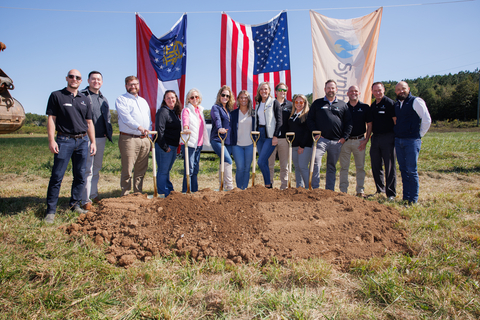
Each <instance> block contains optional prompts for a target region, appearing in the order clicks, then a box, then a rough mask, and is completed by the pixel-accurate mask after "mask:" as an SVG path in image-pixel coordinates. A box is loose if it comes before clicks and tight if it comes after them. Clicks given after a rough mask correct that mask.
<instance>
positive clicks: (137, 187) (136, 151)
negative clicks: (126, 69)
mask: <svg viewBox="0 0 480 320" xmlns="http://www.w3.org/2000/svg"><path fill="white" fill-rule="evenodd" d="M125 88H126V89H127V93H125V94H123V95H121V96H120V97H118V98H117V100H116V101H115V108H116V109H117V113H118V127H119V129H120V137H119V140H118V147H119V148H120V155H121V157H122V159H121V162H122V174H121V177H120V186H121V188H122V196H124V195H127V194H129V193H130V190H131V188H132V170H133V192H142V188H143V178H144V176H145V172H147V169H148V155H149V154H150V141H149V140H148V139H147V134H148V131H149V130H151V127H152V121H151V117H150V107H149V106H148V103H147V101H146V100H145V99H143V98H142V97H140V96H138V92H139V89H140V83H139V81H138V78H137V77H135V76H129V77H126V78H125Z"/></svg>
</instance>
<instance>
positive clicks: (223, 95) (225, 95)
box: [222, 93, 230, 98]
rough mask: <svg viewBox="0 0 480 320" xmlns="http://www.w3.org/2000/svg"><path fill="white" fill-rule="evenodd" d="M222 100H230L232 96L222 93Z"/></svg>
mask: <svg viewBox="0 0 480 320" xmlns="http://www.w3.org/2000/svg"><path fill="white" fill-rule="evenodd" d="M222 98H230V95H228V94H225V93H222Z"/></svg>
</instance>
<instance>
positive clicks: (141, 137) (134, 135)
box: [120, 132, 147, 139]
mask: <svg viewBox="0 0 480 320" xmlns="http://www.w3.org/2000/svg"><path fill="white" fill-rule="evenodd" d="M120 134H121V135H124V136H129V137H133V138H140V139H143V138H146V137H147V136H139V135H136V134H130V133H125V132H120Z"/></svg>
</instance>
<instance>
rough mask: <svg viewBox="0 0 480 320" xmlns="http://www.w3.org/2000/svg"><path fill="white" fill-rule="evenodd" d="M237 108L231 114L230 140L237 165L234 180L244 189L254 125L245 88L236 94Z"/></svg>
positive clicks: (251, 151)
mask: <svg viewBox="0 0 480 320" xmlns="http://www.w3.org/2000/svg"><path fill="white" fill-rule="evenodd" d="M237 101H238V108H237V109H235V110H233V111H232V112H231V113H230V115H231V126H232V128H231V131H232V133H231V140H230V143H231V145H232V154H233V159H234V160H235V165H236V167H237V172H236V174H235V180H236V182H237V188H239V189H242V190H244V189H246V188H247V187H248V180H249V179H250V166H251V164H252V160H253V142H252V139H251V137H250V133H251V132H252V130H253V129H254V126H255V118H254V112H253V107H252V99H251V98H250V94H249V93H248V92H247V91H246V90H242V91H240V93H239V94H238V96H237Z"/></svg>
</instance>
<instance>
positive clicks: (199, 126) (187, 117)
mask: <svg viewBox="0 0 480 320" xmlns="http://www.w3.org/2000/svg"><path fill="white" fill-rule="evenodd" d="M187 101H188V104H187V105H186V106H185V108H183V110H182V116H181V120H182V129H183V132H185V133H189V134H190V138H189V140H188V164H189V165H188V168H189V169H188V171H189V174H190V191H191V192H196V191H198V180H197V175H198V171H199V170H200V152H201V151H202V147H203V145H204V144H205V145H209V144H210V143H209V139H208V132H207V126H206V123H205V116H204V115H203V107H202V106H201V105H200V103H201V102H202V94H201V93H200V91H199V90H198V89H195V88H193V89H190V91H188V93H187ZM184 139H186V137H185V136H184ZM182 152H183V154H185V145H184V144H183V141H182ZM183 168H184V173H185V172H186V170H185V169H186V168H185V161H184V165H183ZM182 192H187V177H186V175H185V174H184V175H183V186H182Z"/></svg>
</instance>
